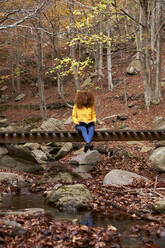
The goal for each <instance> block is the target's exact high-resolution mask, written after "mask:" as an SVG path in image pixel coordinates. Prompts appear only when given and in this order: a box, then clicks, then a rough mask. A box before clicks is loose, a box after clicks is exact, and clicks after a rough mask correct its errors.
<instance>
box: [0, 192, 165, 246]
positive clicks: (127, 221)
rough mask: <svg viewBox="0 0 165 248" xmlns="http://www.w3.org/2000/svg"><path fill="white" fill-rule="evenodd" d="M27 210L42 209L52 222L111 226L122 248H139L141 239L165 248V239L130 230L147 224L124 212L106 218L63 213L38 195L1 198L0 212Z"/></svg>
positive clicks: (96, 215) (89, 213) (117, 211)
mask: <svg viewBox="0 0 165 248" xmlns="http://www.w3.org/2000/svg"><path fill="white" fill-rule="evenodd" d="M28 208H43V209H44V210H45V212H46V213H47V214H48V215H49V216H51V217H52V218H53V219H54V220H60V221H63V220H70V221H73V222H74V223H81V224H84V225H88V226H102V227H105V226H106V225H112V226H114V227H116V228H117V229H118V232H119V233H120V235H121V237H120V240H121V245H122V248H132V247H133V248H141V247H143V241H142V239H143V238H146V239H147V240H150V241H151V242H153V244H155V245H156V246H153V247H157V248H165V239H159V238H157V237H155V236H154V237H139V235H137V234H136V233H134V232H132V231H131V229H132V228H133V227H134V226H136V225H145V224H147V223H148V222H147V221H144V220H137V219H136V218H133V217H131V216H129V215H127V214H126V213H124V212H121V211H119V210H112V211H111V213H110V214H109V215H108V216H107V215H104V213H102V214H96V213H93V212H89V211H88V212H87V211H86V212H74V213H73V212H67V213H63V212H60V211H58V210H56V209H55V208H53V207H49V206H46V205H45V204H44V197H43V196H42V194H40V193H26V194H21V195H6V196H3V197H2V202H1V203H0V210H1V211H3V210H4V211H5V210H13V211H19V210H23V209H28Z"/></svg>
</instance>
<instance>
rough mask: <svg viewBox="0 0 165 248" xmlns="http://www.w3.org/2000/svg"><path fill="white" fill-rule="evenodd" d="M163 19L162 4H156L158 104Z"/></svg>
mask: <svg viewBox="0 0 165 248" xmlns="http://www.w3.org/2000/svg"><path fill="white" fill-rule="evenodd" d="M161 17H162V3H161V2H156V18H155V21H156V31H157V35H156V52H157V53H156V77H155V81H154V82H155V85H154V94H153V98H154V101H156V103H159V102H160V101H161V56H160V55H161V32H160V26H161Z"/></svg>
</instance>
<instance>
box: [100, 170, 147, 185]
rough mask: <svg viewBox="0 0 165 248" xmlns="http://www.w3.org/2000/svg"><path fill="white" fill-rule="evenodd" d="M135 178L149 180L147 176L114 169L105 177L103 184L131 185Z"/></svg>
mask: <svg viewBox="0 0 165 248" xmlns="http://www.w3.org/2000/svg"><path fill="white" fill-rule="evenodd" d="M133 179H136V180H145V181H149V180H148V179H147V178H145V177H143V176H139V175H137V174H136V173H133V172H129V171H125V170H118V169H114V170H111V171H110V172H109V173H108V174H107V175H106V176H105V177H104V180H103V185H113V186H116V187H119V186H123V185H131V184H132V183H133Z"/></svg>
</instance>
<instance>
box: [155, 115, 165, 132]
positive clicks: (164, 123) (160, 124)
mask: <svg viewBox="0 0 165 248" xmlns="http://www.w3.org/2000/svg"><path fill="white" fill-rule="evenodd" d="M153 124H154V128H155V129H165V120H164V118H163V117H162V116H157V117H155V119H154V121H153Z"/></svg>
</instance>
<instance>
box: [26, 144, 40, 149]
mask: <svg viewBox="0 0 165 248" xmlns="http://www.w3.org/2000/svg"><path fill="white" fill-rule="evenodd" d="M40 146H41V145H40V144H38V143H26V144H24V145H23V147H28V148H29V149H30V150H38V149H39V148H40Z"/></svg>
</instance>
